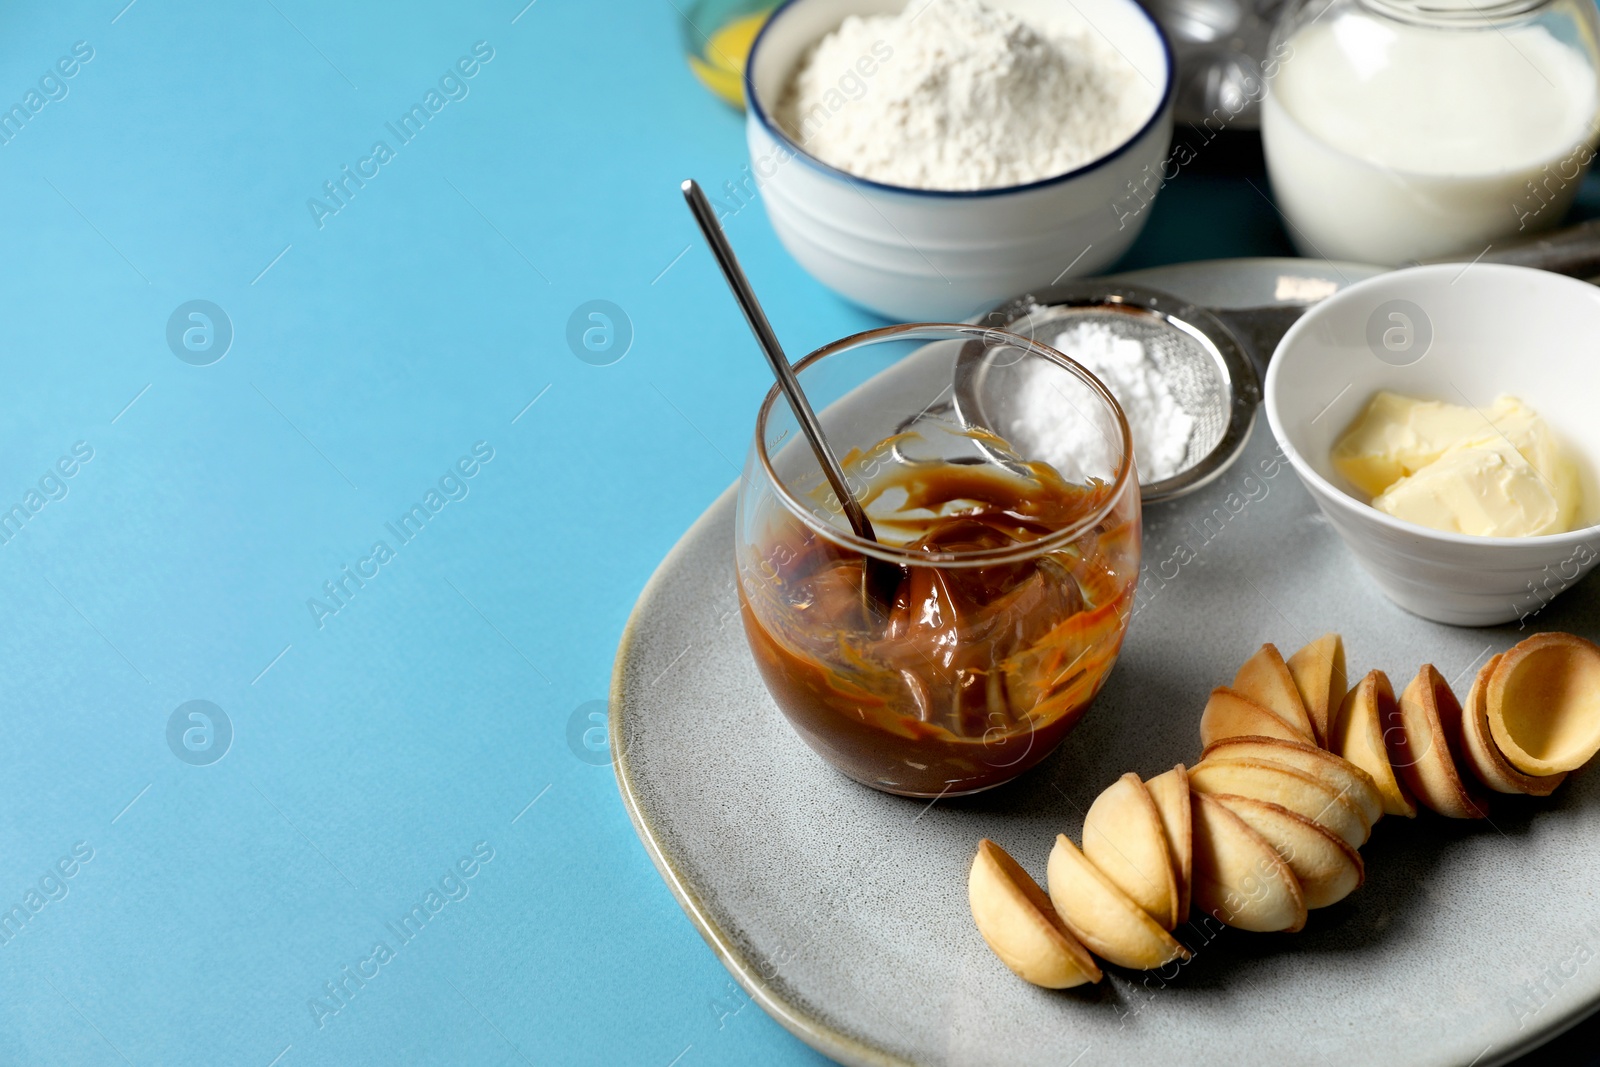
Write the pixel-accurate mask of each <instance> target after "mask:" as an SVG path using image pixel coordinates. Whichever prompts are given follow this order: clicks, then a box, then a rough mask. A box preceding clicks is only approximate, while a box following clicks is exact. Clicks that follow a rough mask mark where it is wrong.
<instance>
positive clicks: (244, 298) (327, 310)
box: [0, 0, 1283, 1067]
mask: <svg viewBox="0 0 1600 1067" xmlns="http://www.w3.org/2000/svg"><path fill="white" fill-rule="evenodd" d="M124 3H126V0H104V2H96V3H92V4H91V3H70V4H67V3H63V4H53V5H35V6H34V8H33V9H32V10H22V9H21V5H13V7H12V8H11V9H9V10H8V11H7V13H6V14H5V15H4V16H3V18H0V31H3V32H0V75H3V77H0V105H9V104H10V103H13V102H14V103H15V104H16V105H17V107H16V108H12V110H10V111H9V112H7V113H5V114H3V115H0V192H3V195H4V202H5V205H6V207H5V210H4V213H3V214H4V220H5V223H4V238H3V249H4V254H3V270H4V285H3V288H0V292H3V296H0V308H3V313H0V360H3V371H0V375H3V377H0V380H3V382H4V389H3V390H0V405H3V407H0V416H3V417H0V603H3V604H4V607H5V614H4V621H3V622H0V672H3V673H0V679H3V710H0V717H3V720H0V721H3V722H4V724H5V726H4V735H5V742H4V744H3V746H0V789H3V791H4V792H3V800H4V803H3V805H0V909H4V911H3V912H0V1063H3V1064H29V1065H31V1064H51V1063H62V1064H119V1063H124V1062H126V1063H132V1064H140V1065H144V1064H206V1065H210V1064H223V1063H228V1064H244V1065H254V1067H268V1065H280V1067H300V1065H304V1064H367V1063H372V1064H379V1063H383V1064H389V1063H400V1062H427V1063H473V1064H489V1063H498V1064H517V1063H539V1064H545V1063H598V1064H621V1063H637V1064H646V1065H656V1067H668V1065H670V1064H677V1065H681V1067H700V1065H703V1064H743V1063H751V1062H762V1063H807V1062H812V1063H814V1062H818V1057H817V1056H816V1055H815V1054H813V1053H811V1052H810V1051H809V1050H808V1049H806V1048H805V1047H804V1046H802V1045H801V1044H800V1043H799V1042H797V1041H795V1040H793V1039H792V1038H790V1037H789V1036H788V1035H787V1034H786V1033H784V1032H783V1031H782V1030H781V1029H780V1028H779V1027H778V1026H777V1025H776V1024H774V1023H773V1022H771V1021H770V1020H769V1019H767V1018H766V1017H765V1016H764V1015H763V1014H762V1013H761V1012H760V1011H759V1010H758V1009H756V1008H755V1007H753V1006H751V1005H750V1004H749V1002H748V1001H747V1000H746V998H745V997H744V996H743V995H742V994H741V993H739V992H738V991H737V990H736V989H735V988H734V987H733V985H732V983H731V982H730V981H729V979H728V977H727V975H726V974H725V972H724V971H723V970H722V968H721V967H720V966H719V965H718V964H717V962H716V961H715V960H714V959H713V958H712V956H711V953H710V952H709V951H708V950H707V949H706V947H705V946H704V944H703V943H702V942H701V941H700V939H699V937H698V936H697V935H696V934H695V933H694V931H693V930H692V929H691V927H690V925H689V923H688V921H687V920H686V919H685V918H684V917H683V915H682V914H680V912H679V911H678V909H677V907H676V905H675V904H674V903H673V901H672V899H671V897H670V896H669V895H668V893H667V890H666V889H665V887H664V886H663V885H662V884H661V882H660V881H659V880H658V878H657V877H656V874H655V872H654V870H653V869H652V868H651V866H650V863H649V861H648V860H647V858H646V857H645V853H644V851H643V849H642V848H641V847H640V845H639V844H638V842H637V841H636V840H635V838H634V835H633V831H632V829H631V828H630V826H629V823H628V819H627V817H626V815H625V814H624V812H623V809H622V806H621V804H620V802H619V801H618V799H617V795H616V788H615V785H614V783H613V779H612V775H611V772H610V770H609V768H608V767H607V766H606V764H605V756H604V753H603V752H601V753H596V752H594V751H593V750H592V747H591V746H592V742H593V741H594V740H595V736H596V735H594V734H592V733H591V734H589V735H588V736H587V737H586V736H585V730H586V728H588V727H590V726H591V725H592V723H591V722H590V720H589V719H588V718H587V716H588V713H589V712H590V711H592V710H594V709H593V707H592V706H591V707H586V705H587V704H588V702H591V701H597V700H601V699H602V698H603V697H604V694H605V691H606V685H607V680H608V675H609V671H610V667H611V658H612V653H613V650H614V648H615V645H616V641H617V638H618V635H619V633H620V631H621V627H622V624H623V620H624V618H625V617H626V615H627V612H628V610H629V607H630V605H631V604H632V602H633V599H634V597H635V595H636V594H637V592H638V590H639V589H640V587H641V586H642V585H643V583H644V581H645V579H646V578H647V577H648V575H649V573H650V571H651V570H652V568H653V567H654V566H655V564H656V562H657V561H658V560H659V559H660V558H661V556H662V555H663V554H664V553H665V552H666V551H667V549H668V548H669V547H670V545H671V544H672V543H673V541H674V540H675V539H676V538H677V537H678V535H679V533H680V532H681V531H682V530H683V529H684V528H685V527H687V526H688V525H689V523H690V522H691V521H692V520H693V519H694V517H695V516H696V515H698V514H699V512H700V511H701V510H702V509H703V508H704V507H705V506H706V505H707V504H708V503H709V502H710V501H711V500H712V499H713V498H714V497H715V495H716V494H717V493H718V492H720V491H721V489H722V488H723V487H724V486H725V485H726V484H727V483H728V482H729V481H730V480H732V479H733V477H734V476H735V464H737V463H739V462H741V460H742V454H743V450H744V446H745V440H746V436H747V434H748V432H749V429H750V420H751V413H752V411H753V410H754V407H755V404H756V403H757V400H758V398H759V397H760V396H761V395H762V394H763V393H764V392H765V391H766V389H767V387H768V385H769V380H768V376H767V372H766V370H765V369H764V367H763V365H762V364H761V362H760V360H759V359H758V358H756V354H755V352H754V350H753V349H752V347H751V343H750V340H749V338H748V336H747V334H746V333H745V328H744V326H743V323H742V322H741V321H740V319H739V317H738V315H737V314H736V312H735V310H734V308H733V305H732V304H731V303H730V301H729V298H728V296H727V294H726V292H725V290H724V288H723V284H722V282H721V280H720V279H719V278H718V277H717V276H716V275H715V273H714V271H713V269H712V266H711V262H710V260H709V257H708V256H707V255H706V254H705V252H704V251H703V249H702V248H701V246H700V244H699V242H698V241H697V240H696V239H695V238H694V236H693V233H692V230H691V223H690V219H689V216H688V214H687V213H686V212H685V211H684V209H683V207H682V205H681V201H680V200H679V197H678V192H677V182H678V181H679V180H680V179H681V178H683V177H685V176H691V175H692V176H695V177H698V178H699V179H700V180H701V181H702V182H703V183H704V184H705V185H706V186H707V187H708V188H710V189H712V190H717V189H719V188H720V187H721V185H722V183H723V181H725V180H728V179H736V178H738V177H739V175H740V167H741V166H742V164H743V162H744V147H743V139H742V132H741V125H740V119H739V118H738V117H737V116H735V115H734V114H733V113H731V112H730V111H728V110H727V109H725V108H723V107H722V106H721V105H720V104H718V103H716V102H715V101H714V100H713V99H712V98H711V97H710V96H709V95H708V94H706V93H705V92H704V91H703V90H702V89H700V88H699V87H698V85H696V83H694V81H693V80H692V78H691V77H690V75H689V73H688V71H687V69H686V68H685V66H684V64H683V61H682V59H681V57H680V55H679V48H678V37H677V26H676V23H675V19H676V15H675V13H674V11H673V9H672V8H671V7H670V6H669V5H667V4H661V3H657V2H654V0H650V2H636V3H632V4H630V5H629V6H628V7H627V8H626V9H621V5H611V4H607V5H603V6H602V5H600V4H596V3H589V4H583V3H578V2H576V0H538V2H537V3H533V4H529V5H528V6H526V7H524V6H523V5H524V4H525V3H526V0H504V2H498V3H493V4H471V5H436V9H433V10H427V9H425V8H424V7H423V5H405V6H404V7H400V6H393V5H378V4H369V5H364V6H362V8H361V9H359V10H357V9H355V8H354V6H353V5H322V4H313V3H308V2H306V0H238V2H235V3H229V4H227V5H211V4H204V3H199V2H180V0H135V2H133V3H131V4H127V6H126V7H124V6H123V4H124ZM224 8H225V10H224ZM79 42H82V43H79ZM58 61H59V64H60V65H59V66H58ZM458 64H459V65H458ZM68 71H70V76H68V73H67V72H68ZM430 92H432V93H433V94H434V95H433V96H432V97H429V95H428V94H429V93H430ZM30 93H33V94H35V95H33V96H29V94H30ZM413 105H419V106H418V107H417V108H415V109H414V108H413ZM378 142H383V144H384V146H385V147H384V149H383V150H382V151H377V150H376V149H375V146H376V144H377V143H378ZM1256 180H1257V182H1258V184H1259V179H1256ZM325 183H335V184H334V191H335V194H336V195H330V193H329V191H328V187H327V186H325ZM1197 208H1204V210H1203V211H1199V210H1197ZM1153 216H1154V217H1153V219H1152V222H1151V227H1150V230H1149V231H1148V233H1147V235H1146V237H1145V239H1144V240H1143V241H1142V243H1141V244H1140V246H1139V247H1138V248H1137V249H1136V250H1135V252H1134V254H1133V256H1132V258H1131V260H1130V263H1132V264H1135V265H1137V264H1147V263H1151V262H1159V261H1162V260H1169V259H1176V258H1200V257H1205V256H1214V255H1229V254H1246V253H1252V252H1277V251H1281V250H1282V247H1283V246H1282V236H1281V234H1280V233H1279V231H1278V229H1277V224H1276V222H1275V217H1274V215H1273V212H1272V210H1271V208H1270V206H1269V205H1268V204H1267V203H1266V202H1265V200H1264V199H1263V198H1262V197H1261V196H1260V195H1258V193H1257V192H1256V191H1254V190H1253V189H1251V188H1250V187H1249V186H1247V185H1246V184H1244V182H1243V181H1242V180H1238V179H1224V178H1213V177H1206V176H1203V175H1199V174H1196V175H1188V176H1184V177H1182V178H1181V179H1180V180H1179V181H1178V182H1176V183H1174V185H1173V187H1172V188H1171V189H1170V190H1169V191H1168V193H1167V194H1166V195H1165V197H1164V198H1163V200H1162V202H1161V204H1160V205H1159V206H1158V207H1157V209H1156V210H1155V211H1154V213H1153ZM729 231H730V233H731V236H732V239H733V241H734V242H735V244H736V245H737V246H738V248H739V250H740V252H741V254H742V255H743V256H744V257H745V262H746V264H747V266H748V269H749V272H750V275H751V277H752V278H753V279H754V281H755V283H756V285H757V287H758V288H759V289H760V291H761V292H762V293H763V294H764V296H765V297H766V299H767V302H768V309H769V311H770V312H771V316H772V319H773V321H774V323H775V324H776V326H777V329H778V331H779V333H780V334H781V335H782V336H783V337H784V338H785V339H786V341H787V342H788V344H789V345H790V346H791V349H792V351H793V352H795V353H797V354H798V353H802V352H804V351H806V350H808V349H809V348H811V347H813V346H815V345H817V344H819V343H821V342H823V341H826V340H829V339H831V338H834V337H836V336H839V335H841V334H844V333H848V332H852V331H854V330H857V329H860V328H862V327H865V326H867V325H870V324H871V323H872V322H873V320H872V319H870V317H869V316H867V315H866V314H864V313H863V312H861V311H858V310H855V309H853V308H851V307H849V306H847V305H845V304H844V303H842V302H841V301H840V300H838V299H837V298H835V297H833V296H832V295H830V294H828V293H827V292H825V291H823V290H822V289H821V288H820V287H819V286H818V285H817V284H816V283H814V282H813V281H811V280H810V279H809V278H808V277H806V276H805V275H804V274H803V273H802V272H801V271H800V269H799V268H798V267H797V266H796V265H795V264H794V263H793V262H792V261H791V260H790V259H789V258H788V257H787V255H786V254H785V253H784V252H783V251H782V250H781V249H780V248H779V247H778V245H777V243H776V242H775V240H774V238H773V236H772V233H771V230H770V229H769V227H768V225H767V221H766V219H765V217H764V215H763V212H762V209H761V207H760V206H759V205H752V206H749V207H747V208H745V209H743V210H741V211H739V212H738V213H737V214H736V215H734V217H733V218H732V219H731V221H730V223H729ZM597 299H603V300H609V301H612V302H614V303H615V304H616V305H618V306H619V307H620V308H621V309H622V310H623V312H624V314H625V317H626V319H627V321H628V322H629V323H631V332H632V340H631V346H630V347H628V349H627V351H626V355H625V357H624V358H622V359H620V361H618V362H615V363H613V364H611V365H608V366H597V365H592V364H591V363H588V362H585V361H582V360H580V359H579V358H577V357H576V356H575V355H574V352H573V350H572V349H571V348H570V347H569V345H568V342H567V339H566V334H567V325H568V320H569V318H570V317H571V316H572V315H573V313H574V311H575V310H577V309H579V308H580V306H581V305H583V304H585V303H586V302H588V301H591V300H597ZM193 301H206V302H209V304H207V305H200V306H198V310H196V306H195V305H192V304H191V302H193ZM191 312H193V313H194V314H195V315H197V316H198V317H191ZM169 323H175V325H173V326H172V327H171V328H170V329H169ZM230 334H231V337H229V336H228V335H230ZM617 351H620V344H618V345H617V346H616V347H614V348H613V350H612V355H614V354H615V353H616V352H617ZM608 358H609V357H608ZM430 494H431V495H430ZM380 543H381V545H382V546H383V547H382V548H381V549H380V548H379V547H378V546H379V544H380ZM191 701H203V702H208V703H206V704H201V705H191V704H190V703H189V702H191ZM586 742H588V743H587V744H586ZM219 756H220V757H221V758H218V757H219ZM379 946H382V947H381V949H380V948H379Z"/></svg>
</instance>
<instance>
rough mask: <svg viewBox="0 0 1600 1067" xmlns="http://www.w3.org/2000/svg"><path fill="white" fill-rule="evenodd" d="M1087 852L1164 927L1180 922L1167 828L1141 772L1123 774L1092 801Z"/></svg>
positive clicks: (1087, 822)
mask: <svg viewBox="0 0 1600 1067" xmlns="http://www.w3.org/2000/svg"><path fill="white" fill-rule="evenodd" d="M1083 854H1084V856H1085V857H1087V858H1088V860H1089V862H1090V863H1092V864H1094V865H1095V866H1096V867H1098V868H1100V873H1102V874H1104V875H1105V876H1106V877H1107V878H1109V879H1111V881H1112V882H1113V883H1114V884H1115V885H1116V887H1117V888H1118V889H1120V890H1122V891H1123V892H1124V893H1126V894H1128V896H1129V898H1130V899H1132V900H1133V902H1134V903H1135V904H1137V905H1139V907H1141V908H1143V909H1144V910H1145V912H1146V913H1147V914H1148V915H1149V916H1150V918H1152V919H1154V920H1155V921H1156V923H1157V924H1158V925H1160V927H1161V928H1162V929H1163V930H1171V929H1172V928H1173V927H1174V926H1177V925H1178V880H1177V875H1176V872H1175V871H1174V870H1173V866H1172V851H1171V849H1170V848H1169V847H1168V845H1167V831H1166V828H1165V826H1164V825H1163V823H1162V819H1161V812H1160V810H1159V809H1157V807H1156V802H1155V801H1154V800H1153V799H1152V798H1151V796H1150V791H1149V790H1148V789H1146V788H1145V785H1144V782H1142V781H1140V779H1139V776H1138V775H1137V774H1133V773H1128V774H1124V775H1123V776H1122V777H1121V778H1118V779H1117V780H1116V781H1115V782H1112V783H1111V784H1110V785H1109V786H1107V787H1106V788H1105V789H1104V790H1103V791H1102V792H1101V793H1100V795H1099V796H1097V797H1095V799H1094V803H1093V804H1090V805H1089V811H1088V813H1087V814H1086V815H1084V817H1083Z"/></svg>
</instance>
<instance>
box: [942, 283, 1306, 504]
mask: <svg viewBox="0 0 1600 1067" xmlns="http://www.w3.org/2000/svg"><path fill="white" fill-rule="evenodd" d="M1303 310H1304V309H1303V308H1298V307H1297V308H1261V309H1252V311H1261V312H1270V313H1271V316H1270V317H1271V318H1273V319H1274V320H1282V329H1280V330H1279V331H1278V336H1280V337H1281V336H1282V332H1283V330H1286V329H1288V324H1289V323H1290V322H1292V321H1293V320H1294V318H1297V317H1298V316H1299V315H1300V313H1301V311H1303ZM978 321H979V324H980V325H983V326H989V327H993V328H996V329H1001V330H1005V331H1006V332H1008V333H1015V334H1020V335H1022V336H1023V337H1027V338H1029V339H1031V340H1034V341H1037V342H1039V343H1040V344H1043V345H1045V346H1047V347H1048V346H1053V344H1054V341H1055V338H1056V336H1057V335H1058V334H1060V333H1061V332H1062V331H1064V330H1067V329H1070V328H1072V327H1073V326H1076V325H1079V324H1081V323H1098V324H1102V325H1105V326H1107V327H1108V328H1110V330H1111V331H1112V332H1113V333H1114V334H1116V335H1117V336H1119V337H1125V338H1128V339H1131V340H1135V341H1138V342H1140V343H1141V344H1142V345H1143V346H1144V350H1145V352H1146V353H1147V354H1148V355H1149V357H1150V359H1151V361H1152V362H1154V363H1155V365H1156V367H1157V368H1158V369H1159V370H1160V372H1161V375H1162V377H1163V378H1164V379H1165V380H1166V382H1167V386H1168V388H1170V389H1171V390H1172V394H1173V398H1174V399H1175V400H1177V402H1178V404H1179V405H1180V406H1181V407H1182V408H1183V409H1184V411H1186V412H1188V414H1189V415H1190V416H1191V417H1193V419H1194V420H1195V427H1194V434H1193V436H1192V437H1191V438H1190V439H1189V448H1188V452H1187V454H1186V455H1185V457H1184V463H1183V467H1182V469H1181V470H1179V471H1178V473H1176V474H1174V475H1172V476H1171V477H1168V478H1163V479H1161V480H1159V481H1154V482H1144V483H1141V484H1140V486H1139V489H1140V497H1141V499H1142V500H1143V501H1144V502H1145V503H1146V504H1154V503H1158V502H1160V501H1162V500H1171V499H1173V498H1175V497H1179V496H1182V495H1183V494H1185V493H1189V492H1193V491H1194V490H1196V489H1198V488H1200V487H1201V486H1203V485H1205V484H1206V483H1207V482H1209V481H1211V480H1212V479H1213V478H1215V477H1217V475H1219V474H1221V473H1222V471H1223V470H1224V469H1226V468H1227V466H1228V465H1229V464H1230V463H1232V462H1233V461H1234V460H1235V459H1236V458H1237V457H1238V455H1239V453H1240V451H1241V450H1242V449H1243V448H1244V445H1245V442H1246V441H1247V440H1249V437H1250V430H1251V427H1252V426H1254V425H1255V417H1256V406H1257V404H1259V403H1260V401H1261V379H1260V376H1259V375H1258V374H1257V371H1256V367H1255V365H1254V364H1253V363H1252V362H1251V359H1250V357H1249V356H1248V355H1247V354H1246V352H1245V349H1244V347H1243V346H1242V345H1241V344H1240V342H1239V340H1238V338H1236V336H1235V335H1234V332H1233V331H1232V330H1230V329H1229V328H1228V326H1227V325H1226V324H1225V323H1224V322H1223V321H1222V320H1221V319H1220V318H1219V317H1218V316H1217V314H1216V313H1214V312H1212V311H1209V310H1207V309H1206V308H1203V307H1199V306H1197V305H1195V304H1193V303H1190V302H1188V301H1186V300H1181V299H1179V298H1178V297H1175V296H1172V295H1171V294H1169V293H1163V292H1160V291H1158V290H1155V289H1146V288H1144V287H1142V286H1137V285H1127V284H1108V283H1107V282H1105V281H1103V280H1101V281H1095V280H1090V281H1082V282H1069V283H1067V284H1063V285H1056V286H1051V287H1050V288H1048V289H1041V290H1039V291H1038V292H1036V293H1026V294H1024V295H1022V296H1019V297H1017V298H1016V299H1015V300H1012V301H1009V302H1008V303H1005V304H1002V305H1001V306H1000V307H998V308H995V309H994V310H993V311H991V312H989V313H988V314H986V315H984V316H982V317H981V318H980V319H979V320H978ZM1273 325H1277V323H1276V321H1274V323H1273ZM1273 343H1274V344H1275V343H1276V339H1275V338H1274V339H1273ZM995 351H996V350H995V349H993V348H991V347H989V346H987V345H977V344H973V345H967V346H965V347H964V348H963V350H962V352H961V354H960V355H959V356H958V357H957V360H956V369H955V380H954V390H953V392H954V403H955V407H956V411H957V413H958V415H959V416H960V418H961V420H962V421H963V422H965V423H967V424H969V425H979V426H984V427H987V428H988V429H990V430H993V431H994V432H995V433H996V434H998V435H999V436H1001V437H1006V438H1009V437H1011V436H1012V435H1011V433H1010V428H1011V424H1012V421H1013V419H1012V416H1011V413H1010V412H1008V411H1005V410H1003V409H1002V406H1001V405H1000V403H998V402H997V399H996V397H995V394H994V390H992V389H987V388H985V381H986V379H987V377H988V375H987V373H986V372H987V371H988V369H989V367H990V366H991V361H992V360H993V359H994V358H995V356H994V353H995ZM1267 351H1268V352H1270V351H1271V347H1270V346H1269V347H1268V348H1267Z"/></svg>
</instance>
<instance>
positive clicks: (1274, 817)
mask: <svg viewBox="0 0 1600 1067" xmlns="http://www.w3.org/2000/svg"><path fill="white" fill-rule="evenodd" d="M1212 799H1213V800H1215V801H1217V803H1219V804H1221V805H1222V806H1223V807H1225V808H1227V809H1228V810H1229V811H1231V812H1233V813H1234V814H1235V815H1237V816H1239V818H1241V819H1243V820H1244V823H1245V825H1246V826H1248V827H1250V829H1252V830H1254V831H1255V832H1256V833H1258V834H1260V835H1261V836H1262V837H1263V838H1265V839H1266V842H1267V844H1269V845H1271V846H1272V847H1273V848H1274V849H1275V850H1276V851H1277V853H1278V855H1279V857H1281V858H1282V859H1283V862H1285V863H1287V864H1288V865H1289V870H1291V871H1293V872H1294V876H1295V879H1296V880H1297V881H1298V882H1299V883H1300V891H1301V892H1302V893H1303V894H1304V895H1305V901H1306V907H1308V908H1325V907H1327V906H1328V905H1329V904H1336V903H1338V902H1339V901H1341V900H1343V899H1344V898H1345V897H1347V896H1349V895H1350V894H1351V893H1353V892H1355V891H1356V890H1357V889H1359V888H1361V883H1362V882H1364V881H1366V877H1367V869H1366V865H1365V864H1364V863H1362V862H1361V853H1359V852H1357V851H1356V850H1355V849H1353V848H1351V847H1350V846H1349V845H1347V844H1345V843H1344V842H1343V841H1341V840H1340V839H1339V838H1338V837H1336V836H1335V835H1333V834H1331V833H1329V832H1328V831H1327V830H1324V829H1323V828H1322V827H1320V826H1318V825H1317V824H1316V823H1314V822H1312V821H1311V820H1310V819H1308V818H1306V817H1305V816H1303V815H1296V814H1295V813H1294V812H1292V811H1290V810H1289V809H1288V808H1285V807H1281V806H1279V805H1277V804H1273V803H1270V802H1268V801H1265V800H1252V799H1251V798H1250V797H1235V796H1229V795H1228V794H1226V793H1223V794H1219V795H1217V796H1215V797H1213V798H1212Z"/></svg>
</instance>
